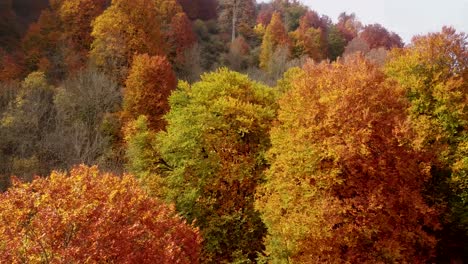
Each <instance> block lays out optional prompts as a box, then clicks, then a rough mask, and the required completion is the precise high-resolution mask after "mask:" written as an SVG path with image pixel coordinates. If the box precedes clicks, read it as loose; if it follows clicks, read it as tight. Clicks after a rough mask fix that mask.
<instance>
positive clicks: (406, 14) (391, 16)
mask: <svg viewBox="0 0 468 264" xmlns="http://www.w3.org/2000/svg"><path fill="white" fill-rule="evenodd" d="M263 2H268V1H263ZM301 2H302V3H304V4H306V5H308V6H309V7H310V8H311V9H313V10H315V11H317V12H318V13H319V14H324V15H327V16H329V17H330V18H331V19H332V20H333V21H334V22H336V20H337V17H338V15H339V14H340V13H341V12H343V11H346V12H347V13H352V12H354V13H355V14H356V16H357V17H358V19H359V20H360V21H361V22H362V23H363V24H373V23H379V24H382V25H383V26H384V27H385V28H387V29H388V30H390V31H394V32H396V33H397V34H399V35H400V36H401V37H402V38H403V40H404V41H405V42H407V43H408V42H410V40H411V37H412V36H413V35H416V34H426V33H428V32H435V31H440V30H441V29H442V26H444V25H449V26H453V27H454V28H455V29H456V30H457V31H463V32H465V33H468V0H301Z"/></svg>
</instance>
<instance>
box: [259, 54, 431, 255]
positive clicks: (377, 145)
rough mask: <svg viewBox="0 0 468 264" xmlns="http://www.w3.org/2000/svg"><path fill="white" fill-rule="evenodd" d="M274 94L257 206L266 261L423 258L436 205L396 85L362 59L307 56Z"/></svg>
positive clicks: (422, 157) (427, 173)
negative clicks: (427, 194)
mask: <svg viewBox="0 0 468 264" xmlns="http://www.w3.org/2000/svg"><path fill="white" fill-rule="evenodd" d="M304 71H305V73H304V74H302V75H296V76H298V77H299V79H296V80H295V81H294V82H293V85H292V87H291V89H290V90H289V91H287V92H286V93H285V95H284V97H282V98H281V100H280V111H279V122H278V123H277V125H276V126H275V127H274V128H273V130H272V132H271V139H272V148H271V150H270V151H269V157H270V161H271V168H270V169H269V170H268V172H267V177H266V181H265V183H264V184H263V185H262V188H260V189H259V191H258V195H259V197H258V198H259V199H258V202H257V207H258V208H259V209H260V211H261V212H262V217H263V220H264V222H265V224H266V226H267V227H268V233H269V235H268V237H267V239H266V247H267V251H266V252H267V258H268V259H269V261H271V262H272V263H284V262H289V261H292V262H297V263H343V262H349V263H378V262H412V263H424V262H425V261H426V260H427V259H428V258H429V257H431V256H432V255H431V254H432V253H433V251H432V249H433V248H434V245H435V239H434V238H433V237H432V236H431V235H430V233H428V232H427V231H426V228H435V227H437V219H436V217H435V216H436V212H435V210H434V209H433V208H431V207H430V206H428V205H427V204H426V203H425V202H424V199H423V197H422V194H421V192H422V189H423V186H424V183H425V182H426V181H427V180H428V179H429V177H430V175H429V168H428V164H427V160H426V157H425V155H424V153H421V152H418V151H415V150H413V149H412V148H411V146H410V145H409V144H408V137H409V136H411V133H408V132H407V131H408V128H407V127H405V123H404V122H405V118H406V117H405V112H404V109H405V103H404V100H403V97H402V90H401V89H399V88H398V87H397V86H395V84H394V83H391V82H386V80H385V76H384V75H383V73H381V72H379V71H378V70H377V69H376V68H375V67H373V66H372V65H370V64H369V63H368V62H365V61H364V60H363V59H362V58H360V57H355V58H350V59H348V60H346V61H345V62H344V63H333V64H327V63H322V64H318V65H313V64H308V65H307V66H306V67H305V68H304Z"/></svg>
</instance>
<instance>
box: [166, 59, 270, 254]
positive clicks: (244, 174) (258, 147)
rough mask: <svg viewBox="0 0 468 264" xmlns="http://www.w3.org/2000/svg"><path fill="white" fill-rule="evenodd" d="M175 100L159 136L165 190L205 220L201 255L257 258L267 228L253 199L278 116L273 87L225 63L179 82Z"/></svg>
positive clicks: (192, 216) (188, 213)
mask: <svg viewBox="0 0 468 264" xmlns="http://www.w3.org/2000/svg"><path fill="white" fill-rule="evenodd" d="M169 101H170V105H171V110H170V111H169V113H168V114H167V115H166V119H167V121H168V126H167V131H165V132H161V134H160V135H159V136H158V141H159V143H158V144H159V146H158V149H159V151H160V153H161V156H162V158H163V160H164V161H165V162H166V163H167V166H168V170H167V171H166V172H165V174H163V175H161V176H162V178H163V179H164V184H166V186H167V188H168V192H167V194H166V197H168V199H169V200H171V201H174V202H175V203H176V206H177V210H178V211H179V212H180V213H181V214H182V215H183V216H184V217H186V218H187V219H188V220H189V221H190V222H192V221H194V223H195V224H196V225H197V226H198V227H200V232H201V234H202V236H203V239H204V242H203V245H204V250H203V254H202V259H203V261H205V262H212V263H222V262H233V261H241V260H243V261H249V260H250V261H254V260H255V259H256V257H257V256H256V255H257V252H260V251H262V249H263V243H262V239H263V236H264V234H265V227H264V225H263V223H262V221H261V220H260V216H259V214H258V212H257V211H256V210H255V209H254V208H253V202H254V194H255V188H256V186H257V185H258V183H259V182H260V181H261V178H262V171H263V169H264V168H265V167H266V163H265V160H264V157H263V153H264V152H265V150H266V149H267V148H268V145H269V139H268V130H269V127H270V123H271V122H272V120H273V119H274V117H275V95H274V93H273V90H271V89H270V88H268V87H266V86H264V85H262V84H259V83H256V82H253V81H251V80H249V79H248V77H247V76H245V75H241V74H239V73H236V72H232V71H229V70H227V69H225V68H222V69H220V70H218V71H216V72H212V73H207V74H204V75H202V78H201V81H199V82H196V83H194V84H193V85H189V84H188V83H185V82H181V83H180V84H179V87H178V89H177V90H176V91H175V92H174V93H173V94H172V95H171V97H170V100H169Z"/></svg>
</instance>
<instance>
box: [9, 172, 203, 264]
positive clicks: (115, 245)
mask: <svg viewBox="0 0 468 264" xmlns="http://www.w3.org/2000/svg"><path fill="white" fill-rule="evenodd" d="M0 223H1V224H0V255H1V260H2V262H4V261H6V262H9V263H17V262H34V263H78V262H79V263H84V262H99V263H101V262H109V263H156V262H157V263H168V264H169V263H197V262H198V257H199V252H200V242H201V238H200V236H199V234H198V231H197V230H196V229H195V228H193V227H191V226H190V225H187V224H186V223H185V222H184V221H183V220H182V219H181V218H180V217H179V216H177V214H176V212H175V211H174V209H173V208H171V207H169V206H167V205H165V204H163V203H162V202H161V201H158V200H155V199H153V198H149V197H148V196H147V195H146V194H145V193H144V192H143V191H142V190H141V189H140V187H139V186H138V184H137V183H136V181H135V180H134V179H133V178H132V176H129V175H126V176H124V177H123V178H119V177H117V176H115V175H112V174H101V173H100V172H99V171H98V170H97V168H96V167H92V168H89V167H84V166H80V167H77V168H75V169H73V170H72V171H71V172H70V173H69V174H62V173H58V172H54V173H52V174H51V175H50V177H49V178H47V179H45V178H37V179H35V180H34V181H33V182H32V183H19V182H16V183H15V184H14V186H13V187H12V188H11V189H9V190H8V191H7V192H5V193H3V194H0Z"/></svg>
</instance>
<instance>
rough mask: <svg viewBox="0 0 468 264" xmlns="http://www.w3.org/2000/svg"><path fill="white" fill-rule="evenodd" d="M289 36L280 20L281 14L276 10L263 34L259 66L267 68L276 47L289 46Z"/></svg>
mask: <svg viewBox="0 0 468 264" xmlns="http://www.w3.org/2000/svg"><path fill="white" fill-rule="evenodd" d="M289 42H290V40H289V36H288V33H287V32H286V28H285V27H284V25H283V22H282V21H281V15H280V14H279V13H278V12H275V13H273V15H272V18H271V21H270V24H268V26H267V28H266V30H265V34H264V35H263V40H262V46H261V53H260V68H262V69H265V70H268V67H269V66H268V62H269V60H270V58H271V56H272V55H273V53H274V52H275V50H276V49H277V48H278V47H283V46H289Z"/></svg>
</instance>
